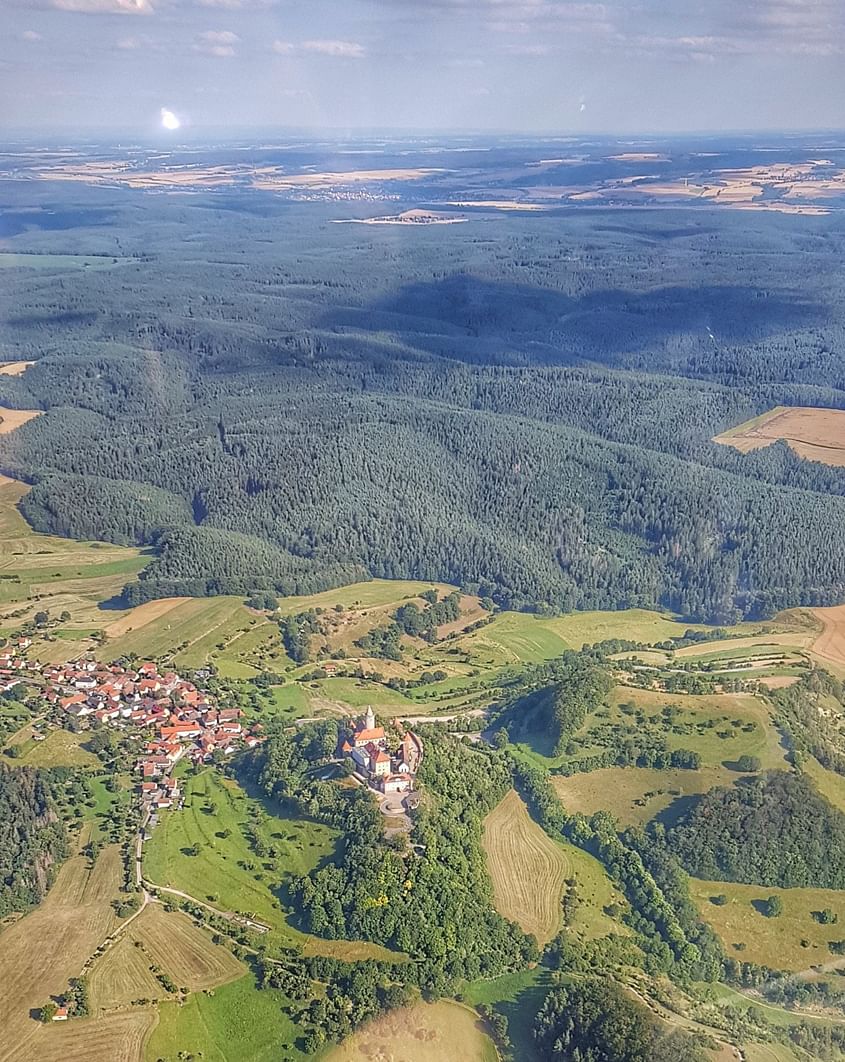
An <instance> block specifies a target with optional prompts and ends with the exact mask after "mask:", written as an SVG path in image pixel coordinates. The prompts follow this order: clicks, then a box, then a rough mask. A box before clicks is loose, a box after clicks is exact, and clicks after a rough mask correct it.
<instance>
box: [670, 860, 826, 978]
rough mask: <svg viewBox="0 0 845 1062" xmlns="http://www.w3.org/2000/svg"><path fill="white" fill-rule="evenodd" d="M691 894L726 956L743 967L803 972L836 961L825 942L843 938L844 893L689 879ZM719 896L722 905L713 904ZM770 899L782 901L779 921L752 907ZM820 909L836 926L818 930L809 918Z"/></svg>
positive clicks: (824, 926)
mask: <svg viewBox="0 0 845 1062" xmlns="http://www.w3.org/2000/svg"><path fill="white" fill-rule="evenodd" d="M690 893H691V895H692V898H693V900H694V901H695V904H696V906H697V907H698V909H699V911H700V912H701V917H702V918H703V919H704V921H706V922H707V923H708V924H709V925H711V926H712V927H713V929H714V930H715V931H716V933H718V934H719V936H720V937H721V938H722V940H723V941H724V944H725V948H726V950H727V952H728V954H729V955H734V956H735V957H736V958H740V959H742V960H743V961H744V962H757V963H762V964H764V965H766V966H770V967H772V969H775V970H791V971H796V970H805V969H807V968H809V967H810V966H813V965H816V964H817V963H827V962H831V961H833V960H835V959H836V956H835V955H833V954H832V953H831V952H830V950H829V948H828V943H829V942H830V941H840V940H843V939H845V893H843V892H838V891H836V890H833V889H775V888H770V887H768V886H763V885H737V884H733V883H729V882H724V881H702V880H700V879H698V878H690ZM719 895H724V896H726V897H727V898H728V902H727V903H726V904H724V905H723V906H718V905H716V904H714V903H713V902H712V899H711V898H712V897H714V896H719ZM768 896H780V898H781V900H782V901H783V914H782V915H780V916H779V917H777V918H767V917H766V916H765V915H764V914H762V913H761V911H760V910H759V909H758V907H757V906H755V904H759V901H762V900H765V899H766V898H767V897H768ZM824 908H830V910H831V911H833V912H834V914H836V915H837V916H838V921H837V924H835V925H821V924H820V923H819V922H818V921H817V920H816V918H814V917H813V914H812V912H813V911H821V910H823V909H824ZM802 940H803V941H806V942H807V945H806V946H803V945H802V943H801V942H802ZM737 945H740V948H737Z"/></svg>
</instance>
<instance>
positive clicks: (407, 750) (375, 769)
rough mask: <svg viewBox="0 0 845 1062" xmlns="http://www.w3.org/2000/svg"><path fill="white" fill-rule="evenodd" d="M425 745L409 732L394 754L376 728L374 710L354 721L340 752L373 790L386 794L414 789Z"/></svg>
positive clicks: (406, 732)
mask: <svg viewBox="0 0 845 1062" xmlns="http://www.w3.org/2000/svg"><path fill="white" fill-rule="evenodd" d="M422 752H423V749H422V742H421V741H420V739H419V737H417V735H416V734H414V733H412V732H411V731H410V730H407V731H405V732H404V733H403V734H402V737H401V740H400V742H399V747H398V748H397V749H396V751H395V752H394V753H391V751H390V748H389V745H388V741H387V735H386V734H385V731H384V727H383V726H377V725H376V717H375V713H374V712H373V710H372V708H368V709H367V711H366V713H365V715H364V717H363V719H358V720H357V721H355V722H354V723H353V724H352V725H351V727H350V730H349V731H348V732H347V734H346V735H345V736H344V737H342V739H341V743H340V747H339V749H338V753H339V755H340V757H342V758H343V759H346V760H348V761H350V762H351V763H352V766H353V769H354V770H355V771H356V772H357V773H358V774H361V775H363V777H364V778H366V779H367V782H368V784H369V785H370V786H372V787H373V788H378V789H380V790H381V791H382V792H383V793H401V792H406V791H408V790H410V789H413V786H414V776H415V775H416V773H417V770H418V769H419V765H420V762H421V760H422Z"/></svg>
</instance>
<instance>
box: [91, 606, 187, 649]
mask: <svg viewBox="0 0 845 1062" xmlns="http://www.w3.org/2000/svg"><path fill="white" fill-rule="evenodd" d="M190 600H191V599H190V598H188V597H160V598H157V599H156V600H155V601H146V602H144V604H143V605H137V606H136V607H135V608H133V609H131V610H130V611H129V612H127V613H126V614H125V615H123V616H121V617H120V619H117V620H115V621H114V623H110V624H109V625H108V627H106V628H105V631H106V637H107V638H109V639H112V638H121V637H123V635H124V634H129V632H130V631H137V630H139V629H140V628H141V627H146V626H147V624H148V623H155V621H156V620H158V619H161V617H162V616H166V615H167V613H168V612H171V611H172V610H173V609H174V608H176V607H177V606H178V605H184V604H185V602H186V601H190Z"/></svg>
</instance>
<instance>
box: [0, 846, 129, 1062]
mask: <svg viewBox="0 0 845 1062" xmlns="http://www.w3.org/2000/svg"><path fill="white" fill-rule="evenodd" d="M89 864H90V861H89V860H88V859H87V858H86V857H85V856H74V857H73V858H72V859H69V860H68V861H67V863H65V864H64V866H63V867H62V869H61V870H60V871H59V874H58V877H57V878H56V882H55V884H54V885H53V887H52V889H50V891H49V893H48V894H47V898H46V899H45V900H44V902H43V903H42V904H41V906H40V907H38V908H37V909H36V910H35V911H33V912H32V914H29V915H27V916H26V918H21V919H20V920H19V921H17V922H15V923H14V925H12V926H10V927H9V928H8V929H6V930H4V931H3V933H2V935H0V954H2V956H3V961H2V963H0V1062H20V1059H22V1058H39V1059H43V1058H47V1057H49V1056H48V1055H47V1054H41V1053H40V1052H39V1051H35V1052H29V1053H23V1054H21V1044H22V1043H23V1042H24V1041H25V1040H28V1038H29V1037H30V1036H31V1035H32V1034H33V1033H34V1032H36V1031H37V1030H38V1028H39V1027H38V1025H37V1023H36V1022H35V1021H34V1019H33V1018H32V1017H31V1015H30V1010H32V1009H33V1008H36V1007H40V1006H41V1005H42V1004H44V1003H46V1002H47V1001H48V999H49V998H50V996H51V995H58V994H59V993H61V992H63V991H64V989H65V988H66V987H67V982H68V978H70V977H75V976H77V975H78V974H79V972H80V970H81V969H82V966H83V965H84V963H85V961H86V960H87V959H88V958H89V957H90V956H91V955H92V954H93V952H94V951H95V950H96V949H97V947H99V945H100V944H101V943H102V942H103V941H104V940H105V938H106V937H107V936H108V935H109V934H110V933H111V932H112V931H113V930H114V928H115V927H116V926H117V924H118V920H117V917H116V915H115V913H114V911H113V910H112V906H111V901H112V900H113V899H116V898H117V896H118V887H119V883H120V880H121V877H122V867H121V861H120V852H119V850H118V848H117V846H115V845H110V846H108V847H107V848H104V849H103V851H102V852H101V853H100V856H99V858H98V860H97V863H96V865H95V867H94V868H93V870H92V869H91V867H90V865H89ZM61 1057H65V1058H69V1057H71V1056H69V1055H66V1054H62V1056H61ZM77 1057H82V1056H81V1055H77ZM89 1057H90V1058H92V1059H93V1058H94V1057H95V1056H94V1055H93V1054H92V1055H90V1056H89ZM101 1057H106V1056H101ZM112 1057H114V1058H116V1057H119V1056H117V1055H113V1056H112Z"/></svg>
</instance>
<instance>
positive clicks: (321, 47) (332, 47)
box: [300, 41, 366, 59]
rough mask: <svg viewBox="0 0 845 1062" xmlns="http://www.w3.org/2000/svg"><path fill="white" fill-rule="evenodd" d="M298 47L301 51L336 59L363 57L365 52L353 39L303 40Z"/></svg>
mask: <svg viewBox="0 0 845 1062" xmlns="http://www.w3.org/2000/svg"><path fill="white" fill-rule="evenodd" d="M300 48H301V49H302V51H303V52H313V53H314V54H315V55H330V56H332V57H333V58H336V59H363V58H364V55H365V54H366V52H365V50H364V46H363V45H362V44H356V43H355V42H354V41H303V42H302V44H300Z"/></svg>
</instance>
